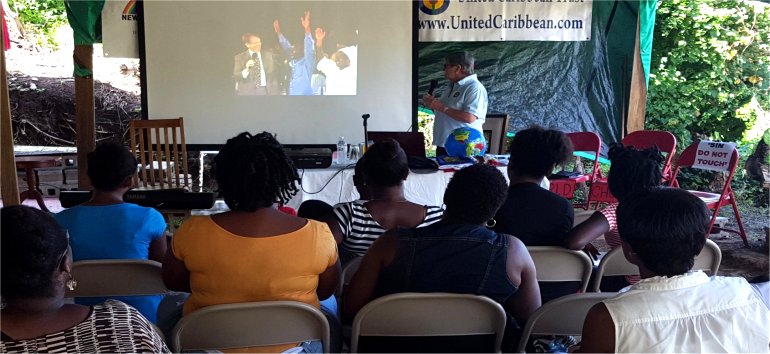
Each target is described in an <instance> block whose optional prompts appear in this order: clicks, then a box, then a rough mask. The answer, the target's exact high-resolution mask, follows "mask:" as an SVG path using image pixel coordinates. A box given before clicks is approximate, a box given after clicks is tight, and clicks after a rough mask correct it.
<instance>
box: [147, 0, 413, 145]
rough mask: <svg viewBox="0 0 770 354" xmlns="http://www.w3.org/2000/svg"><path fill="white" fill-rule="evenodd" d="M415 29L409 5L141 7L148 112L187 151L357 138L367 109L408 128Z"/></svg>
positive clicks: (153, 1) (374, 120) (392, 126)
mask: <svg viewBox="0 0 770 354" xmlns="http://www.w3.org/2000/svg"><path fill="white" fill-rule="evenodd" d="M411 26H412V6H411V2H410V1H408V0H406V1H405V0H396V1H393V0H391V1H307V2H303V1H168V0H165V1H164V0H147V1H144V62H143V64H144V66H143V67H142V70H144V71H145V72H144V75H145V78H146V79H145V85H146V86H145V93H146V103H147V108H146V115H147V117H149V119H160V118H174V117H180V116H181V117H184V119H185V134H186V140H187V143H188V144H223V143H224V142H225V141H226V140H227V139H228V138H230V137H232V136H234V135H236V134H237V133H240V132H242V131H249V132H261V131H263V130H264V131H269V132H273V133H276V134H277V135H278V139H279V141H281V142H282V143H284V144H334V143H336V141H337V139H338V138H339V137H340V136H344V137H345V138H346V139H347V141H348V142H350V143H355V142H360V141H363V128H362V119H361V116H362V115H363V114H371V118H370V119H369V130H373V131H374V130H383V131H407V130H409V129H410V127H411V124H412V115H413V113H412V112H411V110H412V109H411V108H412V103H411V102H412V27H411ZM278 33H280V34H281V35H282V37H283V39H281V36H279V35H278ZM319 42H320V43H319ZM310 52H312V53H310ZM257 53H259V54H257Z"/></svg>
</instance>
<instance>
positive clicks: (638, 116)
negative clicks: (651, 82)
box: [625, 17, 647, 134]
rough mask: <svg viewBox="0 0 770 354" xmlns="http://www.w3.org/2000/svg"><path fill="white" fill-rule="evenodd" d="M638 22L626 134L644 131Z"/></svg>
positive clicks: (644, 96)
mask: <svg viewBox="0 0 770 354" xmlns="http://www.w3.org/2000/svg"><path fill="white" fill-rule="evenodd" d="M639 21H640V17H637V20H636V44H634V62H633V64H632V71H631V93H630V95H629V96H630V97H629V99H628V116H627V119H626V122H627V123H626V127H627V131H626V132H625V133H626V134H628V133H631V132H635V131H637V130H643V129H644V114H645V111H646V110H647V84H646V83H645V80H644V68H643V67H642V57H641V52H640V49H639V34H640V32H639Z"/></svg>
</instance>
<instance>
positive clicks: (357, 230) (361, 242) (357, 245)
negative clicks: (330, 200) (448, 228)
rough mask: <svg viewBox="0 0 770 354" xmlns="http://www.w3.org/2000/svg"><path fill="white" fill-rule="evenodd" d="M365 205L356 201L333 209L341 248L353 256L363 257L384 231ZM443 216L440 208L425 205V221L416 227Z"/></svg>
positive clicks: (430, 222)
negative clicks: (341, 237)
mask: <svg viewBox="0 0 770 354" xmlns="http://www.w3.org/2000/svg"><path fill="white" fill-rule="evenodd" d="M365 203H366V201H365V200H356V201H353V202H348V203H342V204H338V205H337V206H336V207H334V216H335V218H336V219H337V223H338V224H339V226H340V230H341V231H342V235H343V239H342V243H341V246H342V248H343V249H345V250H346V251H349V252H350V253H352V254H353V255H355V256H363V255H364V254H365V253H366V250H368V249H369V246H371V245H372V243H374V241H375V240H377V238H378V237H380V235H382V234H383V233H385V231H386V230H385V229H384V228H382V226H380V224H378V223H377V221H375V220H374V219H373V218H372V215H371V214H369V210H368V209H366V207H365V206H364V204H365ZM443 215H444V210H443V209H441V207H437V206H427V205H426V206H425V219H423V221H422V223H421V224H420V225H417V227H423V226H428V225H430V224H432V223H434V222H436V221H439V220H441V217H442V216H443Z"/></svg>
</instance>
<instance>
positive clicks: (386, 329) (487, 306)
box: [350, 293, 506, 353]
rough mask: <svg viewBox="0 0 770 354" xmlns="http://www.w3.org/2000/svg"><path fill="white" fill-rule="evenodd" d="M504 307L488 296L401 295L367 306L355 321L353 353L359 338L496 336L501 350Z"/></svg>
mask: <svg viewBox="0 0 770 354" xmlns="http://www.w3.org/2000/svg"><path fill="white" fill-rule="evenodd" d="M505 321H506V314H505V310H503V307H502V306H501V305H500V304H498V303H496V302H494V301H492V300H491V299H489V298H487V297H485V296H477V295H468V294H448V293H400V294H392V295H388V296H383V297H381V298H379V299H376V300H374V301H372V302H370V303H368V304H367V305H366V306H364V307H363V308H362V309H361V310H360V311H359V312H358V314H357V315H356V318H355V320H353V328H352V331H353V335H352V338H351V345H350V352H351V353H356V352H358V348H359V342H360V337H362V336H385V337H413V336H464V335H479V334H494V335H495V343H494V349H495V351H496V352H499V351H500V344H501V343H502V340H503V333H504V331H505Z"/></svg>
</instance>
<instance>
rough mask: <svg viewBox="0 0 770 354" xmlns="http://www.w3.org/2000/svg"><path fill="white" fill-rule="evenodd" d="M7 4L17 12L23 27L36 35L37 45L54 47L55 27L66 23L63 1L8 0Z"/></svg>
mask: <svg viewBox="0 0 770 354" xmlns="http://www.w3.org/2000/svg"><path fill="white" fill-rule="evenodd" d="M8 4H9V6H10V7H11V9H13V10H14V11H16V12H17V13H18V14H19V18H20V19H21V22H22V23H23V24H24V28H25V29H26V30H27V31H29V32H31V33H32V35H33V36H34V37H36V39H37V44H38V45H45V46H49V47H52V48H56V39H55V36H54V34H55V32H56V29H58V28H59V27H60V26H62V25H64V24H67V14H66V11H65V9H64V1H62V0H9V2H8Z"/></svg>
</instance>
